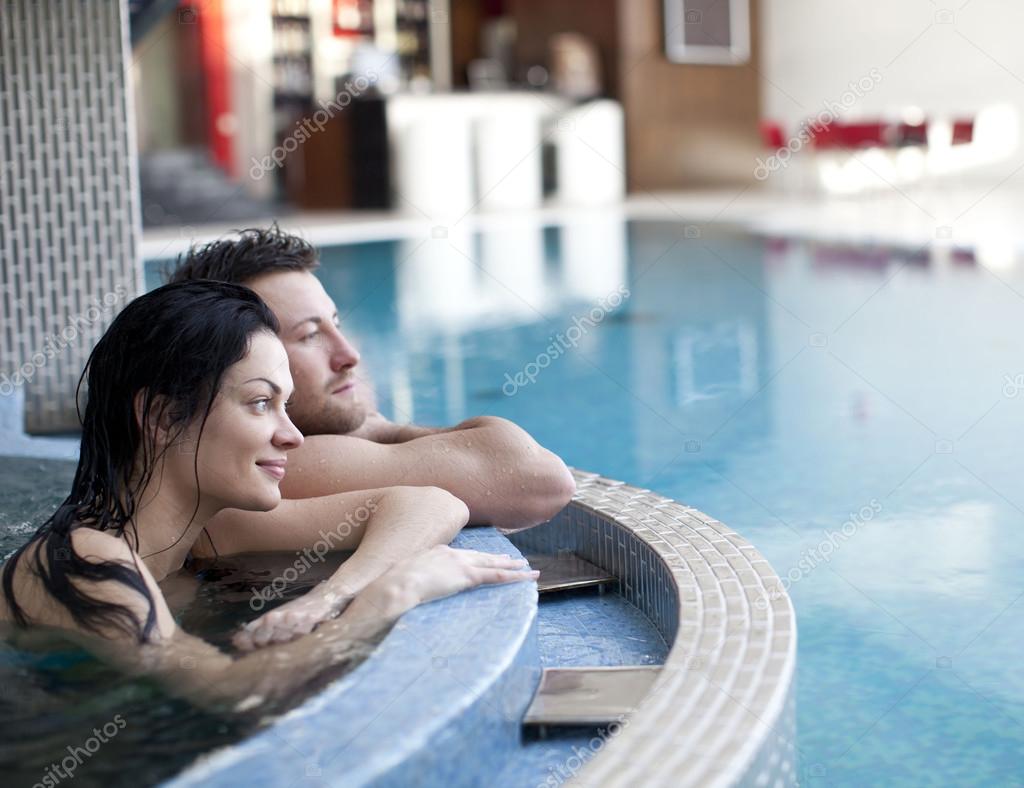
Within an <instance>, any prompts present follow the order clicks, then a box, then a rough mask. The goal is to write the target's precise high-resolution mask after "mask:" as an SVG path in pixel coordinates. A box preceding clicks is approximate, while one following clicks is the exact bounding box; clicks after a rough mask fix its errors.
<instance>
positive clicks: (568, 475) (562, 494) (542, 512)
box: [537, 452, 576, 523]
mask: <svg viewBox="0 0 1024 788" xmlns="http://www.w3.org/2000/svg"><path fill="white" fill-rule="evenodd" d="M548 454H549V455H550V456H549V457H548V458H546V460H547V462H546V466H547V467H546V469H545V473H544V477H543V478H544V483H543V484H542V485H541V489H540V490H539V491H538V501H537V506H538V512H537V514H538V515H539V518H540V519H539V520H538V522H541V523H544V522H547V521H548V520H550V519H551V518H552V517H554V516H555V515H556V514H558V513H559V512H560V511H562V509H564V508H565V507H566V506H568V505H569V501H571V500H572V497H573V496H574V495H575V494H576V479H575V478H574V477H573V475H572V471H570V470H569V468H568V467H566V464H565V463H564V462H562V460H561V458H559V457H558V456H557V455H555V454H551V452H548Z"/></svg>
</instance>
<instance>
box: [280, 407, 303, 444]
mask: <svg viewBox="0 0 1024 788" xmlns="http://www.w3.org/2000/svg"><path fill="white" fill-rule="evenodd" d="M304 440H305V438H303V437H302V433H301V432H299V428H298V427H296V426H295V425H294V424H292V420H291V419H290V418H288V416H287V415H286V416H285V417H284V423H283V424H282V425H281V427H280V429H278V430H277V432H275V433H274V445H275V446H277V447H278V448H279V449H284V450H285V451H291V450H292V449H297V448H299V446H301V445H302V442H303V441H304Z"/></svg>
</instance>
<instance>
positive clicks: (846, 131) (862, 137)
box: [832, 121, 886, 148]
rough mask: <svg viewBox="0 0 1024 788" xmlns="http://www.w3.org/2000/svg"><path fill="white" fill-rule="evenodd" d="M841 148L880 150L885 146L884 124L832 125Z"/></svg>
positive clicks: (837, 123)
mask: <svg viewBox="0 0 1024 788" xmlns="http://www.w3.org/2000/svg"><path fill="white" fill-rule="evenodd" d="M832 126H833V128H834V129H835V134H836V136H837V137H838V138H839V145H840V146H841V147H843V148H881V147H883V146H885V144H886V139H885V124H884V123H839V122H838V121H837V122H836V123H833V124H832Z"/></svg>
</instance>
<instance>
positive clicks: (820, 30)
mask: <svg viewBox="0 0 1024 788" xmlns="http://www.w3.org/2000/svg"><path fill="white" fill-rule="evenodd" d="M130 8H131V39H132V50H133V55H132V56H133V63H132V69H131V77H132V80H133V88H134V105H135V115H136V123H137V131H138V147H139V153H140V178H141V188H142V218H143V222H144V224H145V225H146V226H149V227H152V226H166V225H177V224H182V223H197V222H232V221H236V220H238V219H240V218H248V217H257V216H268V215H286V214H288V212H294V211H353V210H356V211H366V210H378V211H379V210H392V211H400V212H410V213H413V214H421V215H427V216H431V217H433V216H434V215H435V214H439V213H440V214H451V215H454V216H461V215H463V214H464V213H466V212H468V211H487V210H495V209H505V210H507V209H528V208H535V207H538V206H540V205H543V204H550V203H552V202H555V203H557V204H559V205H580V204H595V203H613V202H615V201H617V200H621V199H622V198H623V196H624V195H626V194H629V195H647V194H649V193H651V192H665V191H669V192H680V191H693V190H716V189H733V190H734V191H735V187H737V186H741V187H742V186H749V187H751V189H752V190H755V189H756V190H757V191H758V192H762V193H763V192H765V191H768V192H770V193H771V197H772V199H775V198H776V197H777V196H778V195H779V194H780V193H781V194H788V195H801V196H804V197H811V198H814V199H818V198H820V197H822V196H840V197H857V196H860V197H865V196H868V195H871V194H872V193H874V194H875V195H876V196H878V195H882V196H892V193H893V190H894V189H899V190H905V191H908V192H909V191H912V190H914V189H918V188H927V189H930V190H932V191H935V190H948V189H951V188H952V189H961V190H962V189H967V190H969V191H973V190H974V187H973V186H972V184H974V183H976V182H978V183H985V182H988V183H996V182H998V181H999V180H1001V179H1003V178H1004V177H1006V176H1007V175H1008V173H1010V172H1011V171H1012V170H1013V168H1014V167H1015V166H1016V163H1017V162H1018V160H1020V150H1019V148H1020V141H1019V133H1018V118H1019V114H1020V109H1021V107H1022V106H1024V92H1022V90H1021V87H1022V84H1024V80H1022V79H1021V77H1020V76H1018V74H1020V73H1024V54H1021V50H1020V48H1019V47H1017V46H1016V44H1015V41H1014V32H1013V31H1015V30H1018V29H1019V28H1020V24H1021V23H1024V8H1021V7H1019V6H1018V5H1015V4H1012V3H1009V2H994V1H993V0H967V2H965V3H962V4H960V5H959V6H958V7H949V8H942V7H940V6H939V5H937V4H935V3H933V2H929V0H920V1H918V0H912V1H910V2H903V3H899V4H895V5H894V4H891V3H883V2H867V3H858V4H856V5H849V4H841V3H820V2H814V0H785V1H784V2H783V1H780V0H776V1H775V2H762V1H761V0H629V1H628V2H627V0H558V2H540V1H539V0H205V1H203V2H177V0H170V1H168V0H148V2H146V1H144V0H135V1H133V2H132V3H130ZM994 12H996V13H995V15H994ZM996 19H998V21H996ZM977 193H978V194H980V193H981V192H977ZM975 196H976V195H975ZM933 224H936V222H933Z"/></svg>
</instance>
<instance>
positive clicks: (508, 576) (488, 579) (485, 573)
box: [477, 567, 540, 585]
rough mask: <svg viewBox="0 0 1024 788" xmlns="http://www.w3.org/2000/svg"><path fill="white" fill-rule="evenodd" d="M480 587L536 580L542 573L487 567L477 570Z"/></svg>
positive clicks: (534, 570)
mask: <svg viewBox="0 0 1024 788" xmlns="http://www.w3.org/2000/svg"><path fill="white" fill-rule="evenodd" d="M477 571H478V572H479V574H478V575H477V577H478V578H479V579H480V585H498V584H500V583H518V582H521V581H523V580H536V579H537V578H538V577H540V572H538V571H537V570H536V569H528V570H522V569H501V568H497V567H485V568H483V569H479V570H477Z"/></svg>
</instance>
